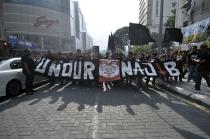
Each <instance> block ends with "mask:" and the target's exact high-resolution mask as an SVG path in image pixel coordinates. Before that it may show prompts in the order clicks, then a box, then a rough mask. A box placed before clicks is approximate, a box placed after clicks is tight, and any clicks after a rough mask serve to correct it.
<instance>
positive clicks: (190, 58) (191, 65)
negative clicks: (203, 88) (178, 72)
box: [187, 46, 198, 82]
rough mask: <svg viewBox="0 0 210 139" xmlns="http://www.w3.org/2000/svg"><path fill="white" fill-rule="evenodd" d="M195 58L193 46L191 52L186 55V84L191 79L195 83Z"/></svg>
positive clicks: (195, 48) (195, 49) (194, 47)
mask: <svg viewBox="0 0 210 139" xmlns="http://www.w3.org/2000/svg"><path fill="white" fill-rule="evenodd" d="M197 57H198V50H197V46H193V48H192V50H191V51H190V52H189V53H188V55H187V64H188V68H189V74H188V82H190V80H191V79H193V80H194V81H195V67H196V65H197V63H196V62H195V61H193V59H197Z"/></svg>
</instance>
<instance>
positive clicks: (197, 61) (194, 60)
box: [22, 44, 210, 91]
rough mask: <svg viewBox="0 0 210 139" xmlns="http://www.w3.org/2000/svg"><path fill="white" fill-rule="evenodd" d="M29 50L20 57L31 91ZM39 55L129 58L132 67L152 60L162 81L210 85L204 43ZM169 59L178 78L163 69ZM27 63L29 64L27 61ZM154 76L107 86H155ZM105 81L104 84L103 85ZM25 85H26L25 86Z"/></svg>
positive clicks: (209, 60) (208, 53)
mask: <svg viewBox="0 0 210 139" xmlns="http://www.w3.org/2000/svg"><path fill="white" fill-rule="evenodd" d="M28 53H29V52H28V51H26V56H25V57H28V58H25V57H22V60H23V69H24V70H23V71H24V73H25V75H26V76H27V79H28V81H27V82H26V83H28V84H26V85H27V86H29V88H28V90H30V91H33V90H32V87H31V84H29V82H31V80H32V79H31V74H28V73H30V69H31V68H30V66H31V65H30V63H32V62H33V61H32V60H31V57H29V56H27V55H28ZM42 57H45V58H48V59H50V60H51V61H53V62H54V63H63V62H70V61H72V60H98V59H115V60H128V61H131V65H132V66H134V62H135V61H139V62H143V63H145V62H153V63H155V64H156V65H155V67H156V68H157V70H156V71H158V72H159V73H158V76H159V78H161V79H162V80H163V81H176V82H177V81H180V82H183V78H187V81H188V82H190V81H194V83H195V87H194V89H195V90H198V91H200V86H201V80H202V78H204V79H205V80H206V83H207V85H208V86H209V87H210V49H209V48H208V46H207V45H205V44H203V45H201V46H200V49H198V48H197V46H192V48H191V49H190V50H188V51H181V49H165V50H162V52H161V53H159V54H157V53H149V54H145V53H141V54H138V55H137V54H134V53H132V52H129V54H128V55H127V56H125V55H124V54H122V53H112V54H110V53H109V52H107V53H106V55H105V56H102V55H101V54H95V55H91V53H82V52H81V50H77V51H76V53H69V54H61V53H57V54H55V53H51V52H50V51H48V52H47V53H46V54H45V55H42ZM40 58H41V56H33V59H35V61H36V60H38V59H40ZM168 61H176V64H177V69H179V71H180V75H179V77H170V76H169V74H168V73H167V72H165V71H164V70H162V69H164V67H163V63H164V62H168ZM24 63H26V64H28V66H27V65H26V64H24ZM31 73H32V74H34V72H33V71H32V70H31ZM156 78H157V77H143V76H142V75H141V74H139V75H138V76H137V77H135V76H127V77H126V78H125V79H121V80H120V81H115V82H111V83H109V84H107V85H108V88H111V87H110V86H113V84H116V85H117V84H119V83H120V84H121V83H123V84H125V85H127V86H132V85H133V83H136V85H137V86H138V87H139V88H142V86H143V84H145V85H144V86H147V85H148V84H149V82H150V81H151V82H152V85H155V81H156ZM58 81H59V82H60V84H63V83H64V81H65V80H64V79H56V78H54V77H50V84H51V85H54V84H55V83H56V82H58ZM78 82H79V83H82V82H83V81H76V80H75V81H74V80H73V81H72V84H76V83H77V84H78ZM95 83H96V84H98V81H95ZM104 85H105V84H103V86H104ZM27 86H26V87H27Z"/></svg>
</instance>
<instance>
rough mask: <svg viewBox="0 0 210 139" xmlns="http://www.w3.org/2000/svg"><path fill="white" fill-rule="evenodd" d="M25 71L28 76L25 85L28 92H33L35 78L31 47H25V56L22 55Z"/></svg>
mask: <svg viewBox="0 0 210 139" xmlns="http://www.w3.org/2000/svg"><path fill="white" fill-rule="evenodd" d="M21 63H22V69H23V73H24V75H25V77H26V80H25V86H26V93H27V94H33V92H35V91H34V90H33V80H34V69H35V67H34V60H33V59H32V58H31V52H30V50H29V49H25V50H24V53H23V56H22V57H21Z"/></svg>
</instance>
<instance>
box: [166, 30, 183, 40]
mask: <svg viewBox="0 0 210 139" xmlns="http://www.w3.org/2000/svg"><path fill="white" fill-rule="evenodd" d="M182 40H183V34H182V31H181V29H180V28H166V29H165V35H164V43H169V42H170V41H175V42H179V43H182Z"/></svg>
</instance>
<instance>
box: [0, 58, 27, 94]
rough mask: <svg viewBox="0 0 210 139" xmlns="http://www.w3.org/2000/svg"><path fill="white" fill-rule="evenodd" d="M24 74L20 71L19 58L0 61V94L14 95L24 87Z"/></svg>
mask: <svg viewBox="0 0 210 139" xmlns="http://www.w3.org/2000/svg"><path fill="white" fill-rule="evenodd" d="M24 82H25V76H24V74H23V73H22V66H21V58H10V59H4V60H2V61H0V96H6V95H11V96H13V95H16V94H18V93H20V92H21V90H22V89H23V88H25V86H24V85H25V83H24Z"/></svg>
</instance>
